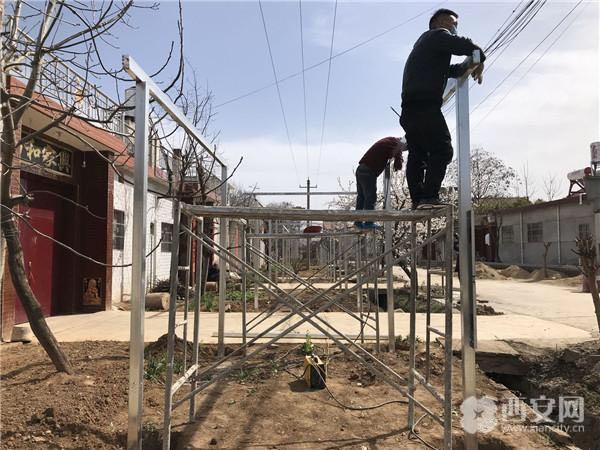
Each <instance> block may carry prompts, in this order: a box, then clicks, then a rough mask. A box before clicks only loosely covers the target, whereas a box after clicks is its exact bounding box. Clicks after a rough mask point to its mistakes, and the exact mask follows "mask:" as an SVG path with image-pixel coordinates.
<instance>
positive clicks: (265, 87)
mask: <svg viewBox="0 0 600 450" xmlns="http://www.w3.org/2000/svg"><path fill="white" fill-rule="evenodd" d="M447 1H448V0H444V1H443V2H441V3H438V4H437V5H435V6H433V7H431V8H428V9H426V10H424V11H422V12H420V13H419V14H417V15H415V16H413V17H411V18H409V19H407V20H405V21H404V22H401V23H399V24H398V25H394V26H393V27H391V28H388V29H387V30H384V31H382V32H381V33H378V34H376V35H374V36H372V37H370V38H368V39H366V40H364V41H362V42H359V43H358V44H356V45H353V46H352V47H348V48H347V49H345V50H342V51H341V52H339V53H336V54H335V55H333V56H330V57H329V58H326V59H324V60H322V61H319V62H318V63H315V64H313V65H311V66H308V67H306V68H305V69H304V70H302V71H299V72H296V73H293V74H290V75H287V76H285V77H283V78H281V79H276V80H275V82H274V83H270V84H268V85H265V86H263V87H260V88H257V89H254V90H252V91H249V92H247V93H245V94H242V95H239V96H237V97H234V98H232V99H229V100H227V101H225V102H223V103H219V104H218V105H216V106H215V108H220V107H221V106H225V105H228V104H229V103H233V102H236V101H238V100H242V99H244V98H246V97H249V96H251V95H254V94H257V93H259V92H262V91H264V90H266V89H269V88H271V87H273V86H275V85H276V84H278V83H282V82H284V81H287V80H290V79H292V78H295V77H297V76H298V75H301V74H302V73H303V72H306V71H309V70H312V69H315V68H317V67H320V66H322V65H323V64H325V63H326V62H328V61H329V60H330V59H335V58H339V57H340V56H343V55H345V54H346V53H349V52H351V51H353V50H356V49H357V48H360V47H362V46H364V45H367V44H369V43H370V42H373V41H374V40H376V39H379V38H380V37H383V36H385V35H386V34H388V33H391V32H392V31H395V30H397V29H398V28H400V27H403V26H404V25H406V24H408V23H410V22H412V21H413V20H416V19H418V18H419V17H421V16H423V15H424V14H427V13H428V12H429V11H432V10H434V9H437V8H439V7H440V6H441V5H443V4H444V3H446V2H447Z"/></svg>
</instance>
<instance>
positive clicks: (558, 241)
mask: <svg viewBox="0 0 600 450" xmlns="http://www.w3.org/2000/svg"><path fill="white" fill-rule="evenodd" d="M560 237H561V236H560V205H556V246H557V248H558V253H557V256H558V265H559V266H560V265H561V264H562V261H561V260H562V251H561V249H560ZM498 261H500V260H498Z"/></svg>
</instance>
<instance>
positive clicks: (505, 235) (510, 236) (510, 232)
mask: <svg viewBox="0 0 600 450" xmlns="http://www.w3.org/2000/svg"><path fill="white" fill-rule="evenodd" d="M514 242H515V229H514V228H513V226H512V225H506V226H503V227H502V243H503V244H512V243H514Z"/></svg>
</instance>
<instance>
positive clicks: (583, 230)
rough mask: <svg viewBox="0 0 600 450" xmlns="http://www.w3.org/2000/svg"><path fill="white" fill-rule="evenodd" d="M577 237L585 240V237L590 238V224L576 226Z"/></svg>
mask: <svg viewBox="0 0 600 450" xmlns="http://www.w3.org/2000/svg"><path fill="white" fill-rule="evenodd" d="M577 236H579V238H585V237H588V236H591V233H590V224H589V223H580V224H579V226H578V233H577Z"/></svg>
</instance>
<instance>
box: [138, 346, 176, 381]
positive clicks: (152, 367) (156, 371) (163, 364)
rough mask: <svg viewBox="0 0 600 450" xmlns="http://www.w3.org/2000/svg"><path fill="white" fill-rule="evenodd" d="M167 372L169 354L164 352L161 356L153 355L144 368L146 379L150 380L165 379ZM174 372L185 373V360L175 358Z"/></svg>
mask: <svg viewBox="0 0 600 450" xmlns="http://www.w3.org/2000/svg"><path fill="white" fill-rule="evenodd" d="M166 373H167V355H166V354H165V353H162V354H161V355H160V356H151V357H150V358H149V359H148V363H147V364H146V369H145V370H144V379H146V380H148V381H158V382H160V381H164V379H165V375H166ZM173 373H176V374H181V373H183V361H181V360H180V359H177V358H175V359H174V360H173Z"/></svg>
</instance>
